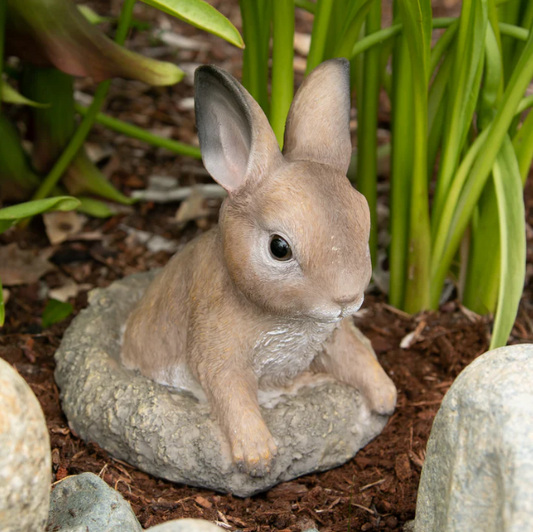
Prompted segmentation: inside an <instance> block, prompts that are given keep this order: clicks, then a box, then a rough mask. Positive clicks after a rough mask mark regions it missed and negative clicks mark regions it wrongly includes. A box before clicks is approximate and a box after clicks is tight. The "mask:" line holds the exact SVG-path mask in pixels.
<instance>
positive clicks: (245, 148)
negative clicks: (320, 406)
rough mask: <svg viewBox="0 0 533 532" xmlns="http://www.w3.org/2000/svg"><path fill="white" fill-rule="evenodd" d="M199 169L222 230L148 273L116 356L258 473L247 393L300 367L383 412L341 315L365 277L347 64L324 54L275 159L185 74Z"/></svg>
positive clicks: (241, 104)
mask: <svg viewBox="0 0 533 532" xmlns="http://www.w3.org/2000/svg"><path fill="white" fill-rule="evenodd" d="M195 92H196V122H197V126H198V135H199V138H200V146H201V149H202V156H203V162H204V165H205V167H206V169H207V170H208V172H209V173H210V174H211V176H212V177H213V178H214V179H215V180H216V181H217V182H218V183H219V184H220V185H222V187H224V188H225V189H226V191H227V192H228V197H227V199H226V200H225V201H224V203H223V204H222V207H221V211H220V220H219V225H218V226H216V227H214V228H212V229H211V230H210V231H208V232H206V233H204V234H203V235H201V236H200V237H198V238H196V239H195V240H193V241H192V242H190V243H189V244H188V245H187V246H186V247H185V248H184V249H183V250H182V251H180V252H179V253H177V254H176V255H175V256H174V257H173V258H172V259H171V260H170V261H169V263H168V264H167V266H166V267H165V268H164V269H163V270H162V272H161V273H160V274H159V275H158V276H157V277H156V279H155V280H154V281H153V283H152V284H151V285H150V287H149V288H148V290H147V291H146V293H145V295H144V296H143V298H142V299H141V300H140V301H139V302H138V304H137V305H136V307H135V308H134V309H133V311H132V313H131V314H130V316H129V318H128V321H127V323H126V329H125V333H124V341H123V347H122V360H123V362H124V364H125V365H126V366H127V367H128V368H130V369H138V370H140V371H141V373H143V374H144V375H145V376H148V377H150V378H152V379H153V380H155V381H157V382H159V383H162V384H165V385H169V386H172V387H175V388H179V389H182V390H188V391H190V392H192V393H194V394H195V395H197V396H198V397H204V398H207V401H208V402H209V405H210V407H211V411H212V414H213V415H214V417H215V418H216V420H217V422H218V423H219V425H220V427H221V428H222V431H223V433H224V434H225V436H226V437H227V439H228V441H229V443H230V446H231V452H232V455H233V460H234V462H235V463H236V464H237V466H238V467H239V468H240V469H241V470H243V471H244V472H246V473H248V474H250V475H254V476H262V475H264V474H265V473H266V472H268V471H269V469H270V465H271V463H272V460H273V458H274V455H275V454H276V443H275V441H274V440H273V438H272V435H271V434H270V432H269V429H268V427H267V426H266V424H265V422H264V420H263V418H262V416H261V413H260V409H259V401H258V391H259V390H262V389H271V388H273V387H274V388H275V387H282V386H286V385H288V384H289V383H291V382H292V380H293V379H295V378H296V377H297V376H298V375H299V374H300V373H302V372H303V371H305V370H312V371H314V372H323V373H327V374H329V375H331V376H332V377H334V378H336V379H338V380H339V381H342V382H344V383H347V384H349V385H351V386H354V387H355V388H357V389H359V390H360V392H361V394H362V396H363V397H364V398H365V399H366V401H367V402H368V404H369V406H370V408H371V409H372V410H373V411H375V412H377V413H379V414H383V415H387V414H390V413H391V412H392V411H393V410H394V407H395V404H396V388H395V387H394V384H393V383H392V381H391V380H390V378H389V377H388V376H387V375H386V373H385V372H384V370H383V369H382V367H381V366H380V365H379V363H378V361H377V360H376V357H375V355H374V353H373V351H372V349H371V348H369V347H368V341H367V340H366V339H365V338H364V337H363V336H362V334H361V333H360V332H359V331H358V330H357V329H356V328H355V326H354V325H353V323H352V318H351V315H352V314H354V313H355V312H356V311H357V310H358V309H359V307H360V306H361V304H362V302H363V297H364V291H365V288H366V286H367V284H368V282H369V280H370V275H371V262H370V254H369V249H368V238H369V230H370V215H369V210H368V205H367V202H366V200H365V198H364V197H363V196H362V195H361V194H360V193H359V192H357V191H356V190H355V189H354V188H353V187H352V186H351V184H350V182H349V181H348V179H347V178H346V172H347V170H348V165H349V162H350V156H351V141H350V131H349V115H350V93H349V63H348V61H346V60H344V59H332V60H329V61H326V62H324V63H322V64H321V65H320V66H318V67H317V68H316V69H315V70H314V71H313V72H312V73H311V74H310V75H309V76H308V77H307V79H306V80H305V81H304V83H303V84H302V86H301V88H300V89H299V91H298V92H297V94H296V96H295V98H294V101H293V103H292V106H291V109H290V112H289V116H288V119H287V124H286V130H285V142H284V149H283V153H281V152H280V150H279V148H278V143H277V141H276V137H275V135H274V133H273V131H272V129H271V128H270V125H269V123H268V120H267V118H266V116H265V115H264V113H263V111H262V110H261V108H260V107H259V105H258V104H257V103H256V102H255V101H254V100H253V99H252V97H251V96H250V95H249V94H248V92H247V91H246V90H245V89H244V88H243V87H242V86H241V85H240V83H239V82H237V81H236V80H235V79H234V78H233V77H232V76H230V75H229V74H227V73H226V72H224V71H222V70H220V69H219V68H216V67H213V66H202V67H199V68H198V69H197V70H196V74H195Z"/></svg>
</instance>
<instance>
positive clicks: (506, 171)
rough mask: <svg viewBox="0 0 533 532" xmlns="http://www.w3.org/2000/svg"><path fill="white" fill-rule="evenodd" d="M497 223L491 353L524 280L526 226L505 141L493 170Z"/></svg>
mask: <svg viewBox="0 0 533 532" xmlns="http://www.w3.org/2000/svg"><path fill="white" fill-rule="evenodd" d="M492 175H493V179H494V186H495V189H496V198H497V200H498V213H499V220H500V243H501V264H500V290H499V295H498V308H497V311H496V316H495V319H494V329H493V331H492V339H491V342H490V349H495V348H497V347H501V346H503V345H505V344H506V343H507V338H509V334H510V333H511V330H512V328H513V324H514V321H515V319H516V315H517V313H518V305H519V304H520V297H521V295H522V291H523V289H524V280H525V276H526V222H525V218H526V217H525V212H524V199H523V192H522V179H521V177H520V170H519V167H518V163H517V160H516V156H515V153H514V150H513V145H512V144H511V141H510V140H509V138H508V137H506V138H505V140H504V142H503V147H502V150H501V151H500V154H499V155H498V157H497V158H496V161H495V164H494V168H493V172H492Z"/></svg>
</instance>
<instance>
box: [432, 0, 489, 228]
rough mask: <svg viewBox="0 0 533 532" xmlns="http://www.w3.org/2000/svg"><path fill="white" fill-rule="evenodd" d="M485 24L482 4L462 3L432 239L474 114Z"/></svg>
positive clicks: (475, 1)
mask: <svg viewBox="0 0 533 532" xmlns="http://www.w3.org/2000/svg"><path fill="white" fill-rule="evenodd" d="M487 24H488V9H487V4H486V1H485V0H470V1H465V2H464V3H463V7H462V11H461V19H460V24H459V30H458V34H457V37H456V42H455V47H454V52H453V54H454V60H453V67H452V69H453V71H452V75H451V83H450V85H449V99H448V111H447V112H448V121H447V122H446V125H447V127H446V130H445V132H444V139H443V147H442V154H441V162H440V168H439V175H438V178H437V188H436V191H435V198H434V201H433V212H432V220H431V221H432V224H431V226H432V235H433V237H434V236H435V233H436V229H437V227H438V225H439V221H440V218H441V216H442V210H443V208H444V203H445V201H446V196H447V194H448V191H449V189H450V186H451V183H452V180H453V176H454V175H455V172H456V170H457V166H458V164H459V160H460V156H461V150H462V149H463V143H464V140H465V137H466V134H467V132H468V129H469V128H470V124H471V121H472V116H473V114H474V111H475V103H476V101H477V93H478V91H479V79H480V76H481V69H482V66H483V53H484V45H485V32H486V28H487Z"/></svg>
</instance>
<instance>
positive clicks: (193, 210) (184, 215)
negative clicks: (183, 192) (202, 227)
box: [175, 188, 210, 226]
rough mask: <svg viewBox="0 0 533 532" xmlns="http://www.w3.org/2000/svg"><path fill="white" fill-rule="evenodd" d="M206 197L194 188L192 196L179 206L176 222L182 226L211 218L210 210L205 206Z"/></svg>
mask: <svg viewBox="0 0 533 532" xmlns="http://www.w3.org/2000/svg"><path fill="white" fill-rule="evenodd" d="M205 199H206V198H205V196H204V195H203V194H202V193H201V191H200V190H199V189H197V188H193V190H192V192H191V195H190V196H189V197H188V198H187V199H186V200H184V201H182V202H181V205H180V206H179V208H178V210H177V212H176V216H175V220H176V222H178V224H180V225H181V226H183V225H185V224H186V223H187V222H191V221H194V220H198V219H200V218H206V217H207V216H209V213H210V209H209V207H207V206H206V205H205Z"/></svg>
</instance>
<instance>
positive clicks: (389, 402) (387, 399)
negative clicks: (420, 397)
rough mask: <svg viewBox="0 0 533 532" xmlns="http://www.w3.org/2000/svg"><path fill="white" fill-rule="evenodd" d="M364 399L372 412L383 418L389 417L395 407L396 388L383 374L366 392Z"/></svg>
mask: <svg viewBox="0 0 533 532" xmlns="http://www.w3.org/2000/svg"><path fill="white" fill-rule="evenodd" d="M366 397H367V400H368V403H369V406H370V408H371V409H372V411H373V412H376V413H377V414H381V415H383V416H390V415H392V413H393V412H394V408H395V407H396V397H397V391H396V386H394V383H393V382H392V380H391V379H390V378H389V377H388V376H387V375H385V373H384V372H383V377H382V378H381V379H380V381H379V382H378V383H376V385H375V386H373V387H371V388H369V389H368V390H366Z"/></svg>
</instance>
